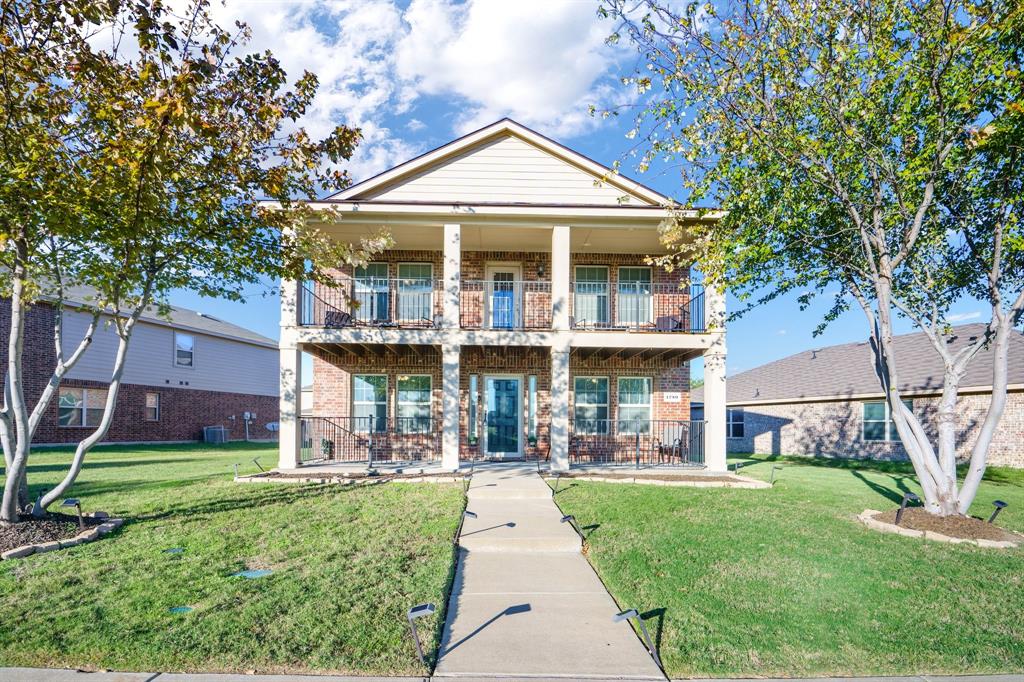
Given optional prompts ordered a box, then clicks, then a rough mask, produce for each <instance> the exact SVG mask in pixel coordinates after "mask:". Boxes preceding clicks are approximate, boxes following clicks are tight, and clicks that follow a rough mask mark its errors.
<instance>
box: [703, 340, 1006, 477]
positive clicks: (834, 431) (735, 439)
mask: <svg viewBox="0 0 1024 682" xmlns="http://www.w3.org/2000/svg"><path fill="white" fill-rule="evenodd" d="M954 329H955V332H956V337H955V341H954V344H953V347H954V348H955V347H956V345H957V344H959V343H963V342H966V341H967V340H968V339H970V338H972V337H976V336H978V335H980V334H982V333H984V329H985V325H983V324H969V325H963V326H959V327H955V328H954ZM894 341H895V344H896V357H897V360H898V362H899V373H900V380H901V382H902V384H901V385H900V387H899V388H900V391H901V393H902V395H903V396H904V398H905V399H906V400H907V402H908V404H909V405H910V406H911V409H913V410H914V412H915V413H916V414H917V415H919V416H920V417H922V419H923V422H924V426H925V428H926V429H928V430H929V432H930V433H931V434H933V436H934V434H935V427H936V405H937V403H938V400H939V396H940V394H941V392H942V382H943V376H942V363H941V361H940V360H939V358H938V357H937V356H936V354H935V351H934V350H933V349H932V347H931V343H930V342H929V341H928V339H927V338H926V337H925V335H924V334H923V333H915V334H905V335H901V336H897V337H895V339H894ZM873 362H874V361H873V358H872V354H871V348H870V346H869V345H868V343H867V342H866V341H865V342H860V343H847V344H842V345H838V346H829V347H827V348H819V349H815V350H807V351H802V352H800V353H797V354H795V355H791V356H789V357H787V358H782V359H781V360H777V361H775V362H770V363H768V364H766V365H762V366H761V367H757V368H755V369H751V370H748V371H746V372H741V373H739V374H737V375H735V376H732V377H729V386H728V391H727V399H726V400H727V403H728V413H727V421H728V436H729V437H728V450H729V452H730V453H749V452H752V453H757V454H786V455H807V456H816V457H870V458H875V459H906V452H905V450H904V448H903V445H902V444H901V443H900V442H899V440H898V438H899V437H898V435H897V434H896V431H895V428H894V427H893V426H892V423H891V421H890V420H889V419H888V416H889V414H888V408H887V406H886V404H885V401H884V396H883V394H882V392H881V390H880V389H879V386H878V378H877V377H876V376H875V373H874V369H873ZM991 396H992V353H991V351H989V350H987V349H983V350H982V351H980V353H979V354H978V357H977V358H976V359H975V360H974V362H973V363H972V364H971V366H970V368H969V369H968V372H967V375H966V376H965V377H964V381H963V383H962V388H961V390H960V415H959V418H960V423H959V429H960V436H959V440H958V443H957V454H958V456H959V457H960V458H961V459H966V458H968V457H969V456H970V451H971V447H972V446H973V444H974V440H975V438H976V436H977V430H978V428H979V427H980V425H981V422H982V420H983V419H984V416H985V412H986V410H987V409H988V405H989V402H990V401H991ZM702 398H703V391H702V389H698V390H697V391H695V392H694V395H693V401H694V410H695V412H696V414H697V416H699V411H700V409H701V400H702ZM989 463H990V464H993V465H1000V466H1012V467H1024V335H1022V334H1021V333H1020V332H1014V333H1013V335H1012V337H1011V343H1010V355H1009V391H1008V395H1007V405H1006V411H1005V412H1004V413H1003V418H1002V421H1001V422H1000V424H999V428H998V430H997V432H996V434H995V437H994V438H993V440H992V445H991V450H990V451H989Z"/></svg>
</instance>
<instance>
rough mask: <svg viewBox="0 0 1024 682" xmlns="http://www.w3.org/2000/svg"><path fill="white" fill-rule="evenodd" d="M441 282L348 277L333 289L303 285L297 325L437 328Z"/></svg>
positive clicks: (316, 285) (315, 285) (317, 285)
mask: <svg viewBox="0 0 1024 682" xmlns="http://www.w3.org/2000/svg"><path fill="white" fill-rule="evenodd" d="M441 292H442V288H441V282H440V280H434V279H412V278H383V277H362V278H360V277H352V278H347V279H342V280H338V282H337V286H334V287H328V286H325V285H322V284H313V285H309V284H306V285H303V287H302V291H301V292H300V294H301V299H300V301H299V306H300V310H299V320H300V322H299V324H300V325H302V326H314V327H332V328H341V327H357V326H364V327H399V328H409V327H418V328H424V327H426V328H430V327H437V326H440V320H441Z"/></svg>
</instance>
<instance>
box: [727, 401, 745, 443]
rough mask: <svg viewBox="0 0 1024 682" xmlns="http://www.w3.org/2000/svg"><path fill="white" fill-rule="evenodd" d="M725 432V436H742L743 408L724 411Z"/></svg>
mask: <svg viewBox="0 0 1024 682" xmlns="http://www.w3.org/2000/svg"><path fill="white" fill-rule="evenodd" d="M725 425H726V428H725V434H726V437H727V438H743V408H742V407H737V408H734V409H731V410H726V411H725Z"/></svg>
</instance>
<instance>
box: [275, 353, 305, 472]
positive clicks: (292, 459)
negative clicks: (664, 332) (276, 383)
mask: <svg viewBox="0 0 1024 682" xmlns="http://www.w3.org/2000/svg"><path fill="white" fill-rule="evenodd" d="M280 352H281V372H280V380H281V386H280V394H281V395H280V404H279V410H280V414H279V415H278V420H277V423H278V429H279V430H278V435H279V436H280V444H279V448H278V449H279V455H278V461H277V466H278V468H280V469H294V468H296V467H298V466H299V450H300V448H301V447H302V427H301V424H300V415H301V414H302V389H301V386H300V382H299V374H300V372H301V370H302V349H301V348H300V347H299V346H298V345H285V344H284V343H282V345H281V348H280Z"/></svg>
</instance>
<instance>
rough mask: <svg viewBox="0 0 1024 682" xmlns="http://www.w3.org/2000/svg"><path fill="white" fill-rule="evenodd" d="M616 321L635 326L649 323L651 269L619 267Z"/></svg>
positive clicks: (650, 318) (650, 319)
mask: <svg viewBox="0 0 1024 682" xmlns="http://www.w3.org/2000/svg"><path fill="white" fill-rule="evenodd" d="M618 292H619V295H618V300H617V301H616V307H617V309H618V314H617V317H618V322H619V324H620V325H623V326H627V327H635V326H641V325H647V324H650V323H651V322H652V320H653V318H652V317H651V269H650V268H640V267H628V268H619V285H618Z"/></svg>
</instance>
